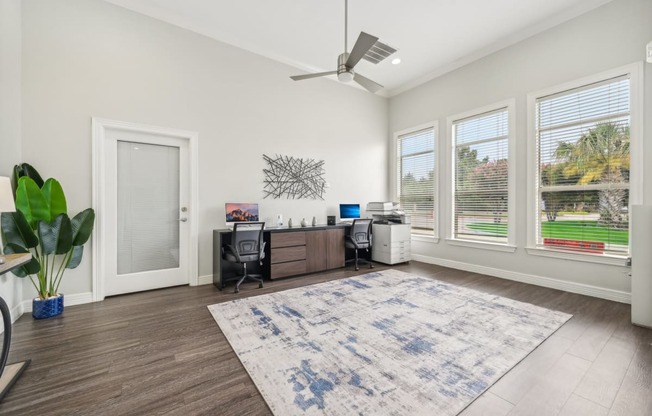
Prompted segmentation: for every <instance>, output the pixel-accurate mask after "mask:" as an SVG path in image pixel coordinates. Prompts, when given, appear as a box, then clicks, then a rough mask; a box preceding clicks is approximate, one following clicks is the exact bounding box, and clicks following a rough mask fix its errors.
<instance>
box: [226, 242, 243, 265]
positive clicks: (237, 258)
mask: <svg viewBox="0 0 652 416" xmlns="http://www.w3.org/2000/svg"><path fill="white" fill-rule="evenodd" d="M224 247H226V248H227V249H228V250H229V251H230V252H231V253H233V255H234V256H235V258H236V260H237V261H238V263H241V261H240V253H238V250H237V249H236V248H235V247H233V246H232V245H231V244H225V245H224V246H222V253H224Z"/></svg>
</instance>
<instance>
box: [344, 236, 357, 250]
mask: <svg viewBox="0 0 652 416" xmlns="http://www.w3.org/2000/svg"><path fill="white" fill-rule="evenodd" d="M344 237H345V239H346V240H349V241H350V242H351V243H353V245H354V246H355V248H357V249H359V248H360V247H359V246H358V242H357V241H355V240H354V239H353V237H351V236H350V235H345V236H344Z"/></svg>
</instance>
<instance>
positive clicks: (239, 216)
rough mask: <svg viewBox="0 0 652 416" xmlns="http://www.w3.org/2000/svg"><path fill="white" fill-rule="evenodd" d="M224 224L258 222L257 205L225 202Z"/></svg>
mask: <svg viewBox="0 0 652 416" xmlns="http://www.w3.org/2000/svg"><path fill="white" fill-rule="evenodd" d="M224 211H225V212H226V222H248V221H258V204H239V203H233V202H227V203H226V204H225V206H224Z"/></svg>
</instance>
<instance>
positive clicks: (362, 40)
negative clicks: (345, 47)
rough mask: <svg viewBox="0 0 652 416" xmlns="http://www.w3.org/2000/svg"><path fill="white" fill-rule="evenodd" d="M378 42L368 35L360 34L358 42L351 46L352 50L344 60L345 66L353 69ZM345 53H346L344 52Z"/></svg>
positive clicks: (375, 38)
mask: <svg viewBox="0 0 652 416" xmlns="http://www.w3.org/2000/svg"><path fill="white" fill-rule="evenodd" d="M376 41H378V38H377V37H375V36H372V35H370V34H368V33H364V32H360V36H358V40H357V41H355V45H353V50H352V51H351V54H350V55H349V59H347V60H346V66H347V67H349V68H353V67H354V66H355V65H356V64H357V63H358V62H359V61H360V59H362V58H363V57H364V56H365V55H366V53H367V52H368V51H369V49H371V47H372V46H374V44H375V43H376ZM345 52H346V51H345Z"/></svg>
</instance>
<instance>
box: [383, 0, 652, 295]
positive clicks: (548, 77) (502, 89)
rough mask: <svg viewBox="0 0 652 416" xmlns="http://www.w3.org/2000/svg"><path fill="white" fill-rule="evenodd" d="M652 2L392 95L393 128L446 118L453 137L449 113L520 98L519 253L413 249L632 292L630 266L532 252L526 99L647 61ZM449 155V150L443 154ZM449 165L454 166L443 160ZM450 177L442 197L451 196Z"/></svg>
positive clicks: (648, 119)
mask: <svg viewBox="0 0 652 416" xmlns="http://www.w3.org/2000/svg"><path fill="white" fill-rule="evenodd" d="M651 17H652V1H650V0H614V1H613V2H610V3H608V4H606V5H604V6H602V7H600V8H598V9H595V10H594V11H591V12H589V13H587V14H585V15H583V16H580V17H578V18H575V19H573V20H571V21H569V22H566V23H564V24H562V25H560V26H557V27H554V28H552V29H550V30H548V31H546V32H543V33H541V34H539V35H537V36H534V37H532V38H529V39H527V40H525V41H523V42H520V43H518V44H516V45H513V46H511V47H508V48H506V49H503V50H501V51H499V52H497V53H494V54H492V55H489V56H487V57H485V58H484V59H481V60H479V61H476V62H474V63H472V64H470V65H467V66H465V67H462V68H460V69H458V70H456V71H454V72H451V73H448V74H446V75H444V76H442V77H439V78H437V79H434V80H432V81H430V82H428V83H426V84H424V85H421V86H419V87H416V88H414V89H412V90H409V91H407V92H405V93H403V94H400V95H398V96H395V97H392V98H391V99H390V110H389V114H390V133H391V132H396V131H401V130H403V129H406V128H410V127H411V126H416V125H419V124H422V123H426V122H429V121H432V120H438V121H439V123H440V129H439V138H440V140H446V137H447V136H446V117H448V116H451V115H454V114H458V113H461V112H464V111H468V110H473V109H475V108H479V107H482V106H485V105H490V104H492V103H495V102H498V101H501V100H505V99H509V98H515V99H516V137H517V144H516V193H515V195H514V196H515V198H516V204H517V211H516V244H517V246H518V250H517V251H516V253H499V252H494V251H486V250H479V249H474V248H466V247H454V246H451V245H448V244H446V242H445V241H440V242H439V243H438V244H433V243H424V242H415V243H414V244H413V251H414V252H415V253H417V254H420V255H422V256H427V257H428V258H430V259H431V260H433V261H436V259H446V260H452V261H458V262H462V263H467V264H472V265H482V266H486V267H491V268H495V269H500V270H503V271H507V272H508V273H509V272H514V273H521V274H526V275H534V276H543V277H549V278H554V279H561V280H567V281H571V282H575V283H580V284H588V285H594V286H598V287H601V288H607V289H613V290H617V291H624V292H629V291H630V282H629V279H628V278H627V277H626V276H625V273H626V272H627V271H628V269H626V268H625V267H619V266H607V265H600V264H591V263H585V262H577V261H569V260H560V259H551V258H544V257H535V256H532V255H528V254H527V253H526V251H525V250H524V247H525V246H526V238H527V237H526V234H527V227H528V224H527V220H526V216H527V212H526V209H525V207H526V204H527V193H526V191H527V178H526V174H527V166H526V147H527V140H528V138H527V133H526V123H527V108H526V106H527V104H526V96H527V94H528V93H530V92H534V91H537V90H540V89H543V88H547V87H553V86H555V85H558V84H561V83H564V82H568V81H573V80H575V79H578V78H582V77H585V76H589V75H593V74H597V73H600V72H602V71H606V70H609V69H613V68H617V67H620V66H623V65H626V64H630V63H633V62H641V61H642V60H644V59H645V45H646V43H648V42H649V41H651V40H652V23H651V22H650V18H651ZM645 68H646V70H645V72H646V74H645V75H646V79H647V83H646V86H645V104H646V109H647V110H646V111H645V114H646V115H645V131H646V133H645V140H644V141H649V140H650V132H652V111H650V109H652V82H650V80H651V79H652V65H651V64H646V65H645ZM644 152H645V154H644V159H645V164H646V165H647V166H646V167H645V174H644V184H645V189H644V195H645V203H648V204H649V203H652V180H651V179H652V178H651V175H652V168H651V166H652V146H647V145H646V146H645V151H644ZM442 156H443V155H442ZM442 169H445V170H449V169H450V166H446V165H442ZM445 177H450V175H448V176H444V175H442V180H441V182H440V195H439V199H440V200H441V201H444V200H445V195H446V193H447V192H448V193H450V184H449V183H448V181H447V180H446V179H444V178H445ZM442 208H444V211H442V213H441V216H442V217H444V218H443V219H441V220H440V230H441V231H440V234H441V236H442V237H443V236H444V235H445V232H444V230H446V229H447V228H448V227H449V226H450V220H449V219H448V216H450V212H449V211H450V209H449V208H448V207H443V206H442Z"/></svg>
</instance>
